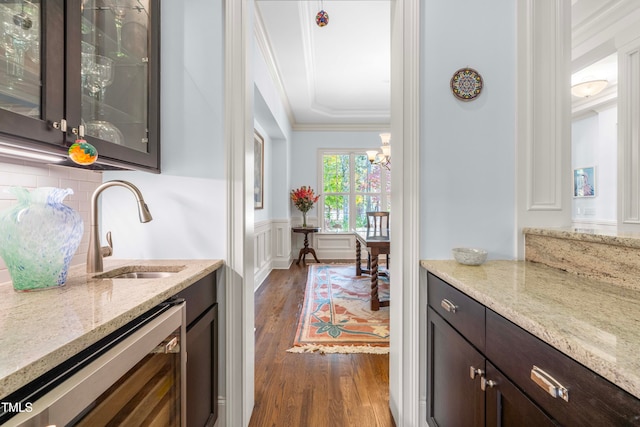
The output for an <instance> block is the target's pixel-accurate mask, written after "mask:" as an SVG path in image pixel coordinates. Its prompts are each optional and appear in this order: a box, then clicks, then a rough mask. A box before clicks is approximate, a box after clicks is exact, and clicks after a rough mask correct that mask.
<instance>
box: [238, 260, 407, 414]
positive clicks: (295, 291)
mask: <svg viewBox="0 0 640 427" xmlns="http://www.w3.org/2000/svg"><path fill="white" fill-rule="evenodd" d="M306 281H307V268H306V267H305V266H303V265H302V264H301V265H300V266H298V265H296V264H295V263H294V264H293V265H292V267H291V268H290V269H288V270H274V271H273V272H272V273H271V274H270V275H269V277H267V279H266V280H265V282H264V283H263V284H262V286H261V287H260V289H259V290H258V292H257V293H256V296H255V304H256V312H255V318H256V358H255V406H254V409H253V415H252V417H251V421H250V422H249V427H267V426H277V427H280V426H283V427H285V426H286V427H325V426H327V427H329V426H330V427H359V426H362V427H395V423H394V421H393V417H392V416H391V411H390V410H389V356H388V355H380V354H318V353H304V354H296V353H287V352H286V350H287V349H288V348H290V347H291V346H292V344H293V339H294V335H295V331H296V326H297V322H298V316H299V315H300V310H301V307H302V302H303V299H304V289H305V284H306Z"/></svg>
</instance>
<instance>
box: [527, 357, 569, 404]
mask: <svg viewBox="0 0 640 427" xmlns="http://www.w3.org/2000/svg"><path fill="white" fill-rule="evenodd" d="M531 379H532V380H533V382H534V383H536V384H537V385H538V386H540V388H542V389H543V390H545V391H546V392H547V393H549V394H550V395H551V396H553V397H554V398H556V397H560V398H562V399H563V400H564V401H565V402H568V401H569V390H567V389H566V387H564V386H563V385H562V384H560V383H559V382H558V381H556V379H555V378H553V377H552V376H551V375H549V374H547V373H546V372H545V371H543V370H542V369H540V368H538V367H537V366H536V365H533V368H531Z"/></svg>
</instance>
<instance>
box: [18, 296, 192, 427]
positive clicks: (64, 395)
mask: <svg viewBox="0 0 640 427" xmlns="http://www.w3.org/2000/svg"><path fill="white" fill-rule="evenodd" d="M185 312H186V310H185V304H184V302H183V301H180V302H178V303H173V306H172V307H170V308H169V309H168V310H166V311H164V312H163V313H162V314H160V315H159V316H158V317H156V318H155V319H153V320H152V321H150V322H149V323H147V324H146V325H144V326H143V327H142V328H140V329H138V330H137V331H135V332H134V333H132V334H131V335H129V336H128V337H126V338H124V339H123V340H122V341H121V342H119V343H118V344H116V345H115V346H114V347H112V348H111V349H109V350H108V351H107V352H106V353H104V354H103V355H102V356H100V357H99V358H97V359H96V360H94V361H93V362H91V363H90V364H88V365H87V366H86V367H84V368H83V369H81V370H80V371H78V372H77V373H75V374H74V375H72V376H71V377H69V378H68V379H67V380H65V381H64V382H62V383H61V384H60V385H58V386H57V387H56V388H54V389H53V390H51V391H50V392H48V393H47V394H45V395H44V396H42V397H41V398H39V399H38V400H36V401H35V402H33V403H32V404H31V410H30V411H29V412H22V413H20V414H18V415H16V416H15V417H14V418H12V419H11V420H10V421H9V424H10V425H16V426H20V427H23V426H24V427H32V426H33V427H42V426H57V427H62V426H69V425H96V424H93V422H92V421H89V420H91V414H92V412H97V411H99V410H102V411H105V410H106V411H107V412H109V415H110V416H113V415H114V412H115V411H114V410H112V408H116V407H117V408H119V406H117V405H120V406H123V407H124V406H127V405H128V406H127V407H126V408H124V409H123V410H122V412H127V413H130V414H136V413H137V414H139V408H143V407H146V408H149V404H150V403H152V404H153V405H156V404H158V405H159V401H160V400H161V398H159V397H157V396H158V394H157V393H149V390H148V389H145V388H144V385H142V383H141V382H139V381H137V380H135V379H134V380H132V381H134V382H136V381H137V382H136V384H135V387H138V388H139V390H136V393H137V394H138V395H139V396H141V397H142V398H144V399H146V400H142V401H140V402H139V403H138V404H137V405H133V406H132V404H131V402H132V401H133V399H127V400H125V401H124V402H122V403H119V404H118V403H116V404H115V405H116V406H113V405H114V404H113V400H118V399H119V400H123V399H122V396H121V392H122V390H129V391H130V389H131V387H130V385H128V384H127V385H125V386H124V387H123V386H121V385H122V384H123V383H124V382H125V381H127V380H131V379H132V378H135V377H136V376H144V375H145V373H144V372H142V371H145V370H147V371H150V370H153V369H155V368H153V367H150V368H149V367H148V366H149V365H150V364H151V365H154V364H155V365H158V363H156V362H151V363H147V360H149V359H153V358H156V357H158V356H157V355H159V354H163V353H166V354H167V357H165V359H169V360H170V361H169V363H168V365H169V366H170V368H166V367H165V368H162V367H160V368H159V369H164V370H165V371H166V370H171V371H175V372H174V373H172V374H171V375H166V376H165V377H164V378H162V379H161V380H160V381H161V382H162V383H161V384H160V385H159V386H158V388H159V389H162V392H163V393H164V394H165V395H166V394H167V393H168V392H167V389H168V388H174V389H176V390H177V391H176V392H173V391H172V392H170V393H171V394H172V395H171V396H167V397H166V399H170V400H171V403H168V404H163V405H164V409H162V410H155V411H153V412H154V414H153V416H156V415H157V414H156V412H158V413H159V412H165V415H164V416H165V417H168V418H167V419H169V420H170V421H171V423H170V424H166V422H162V424H163V425H177V426H182V427H184V426H186V402H185V399H184V398H183V396H185V395H186V348H185V347H186V342H187V340H186V314H185ZM163 363H164V362H161V364H163ZM176 364H177V369H174V368H176V366H173V365H176ZM147 376H148V375H147ZM176 377H177V378H176ZM176 394H177V397H178V400H177V401H175V397H176V396H175V395H176ZM143 395H144V396H143ZM148 396H151V399H147V397H148ZM149 400H151V402H149ZM105 402H107V403H105ZM105 404H106V405H112V406H107V409H105V408H104V405H105ZM176 406H177V407H176ZM101 408H102V409H101ZM118 410H119V409H118ZM152 410H153V406H152V407H151V408H149V411H150V412H152ZM119 416H120V415H119ZM98 419H99V418H98ZM87 423H89V424H87ZM127 423H129V425H135V422H131V421H127Z"/></svg>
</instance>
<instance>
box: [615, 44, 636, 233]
mask: <svg viewBox="0 0 640 427" xmlns="http://www.w3.org/2000/svg"><path fill="white" fill-rule="evenodd" d="M618 66H619V68H618V70H619V71H618V73H619V76H620V80H619V81H618V89H619V90H618V225H619V227H620V228H621V229H624V230H625V231H637V230H639V229H640V195H639V194H640V150H639V149H638V147H640V117H638V116H639V114H640V83H639V82H640V39H636V40H634V41H632V42H631V43H628V44H626V45H625V46H623V47H622V48H620V49H619V51H618Z"/></svg>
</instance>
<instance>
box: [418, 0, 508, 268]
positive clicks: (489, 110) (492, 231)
mask: <svg viewBox="0 0 640 427" xmlns="http://www.w3.org/2000/svg"><path fill="white" fill-rule="evenodd" d="M515 5H516V2H514V1H512V0H492V1H490V2H477V1H474V0H461V1H458V2H446V1H440V0H428V1H425V2H424V3H423V8H422V39H421V43H422V51H423V56H422V66H421V68H422V70H423V72H422V76H423V77H422V80H421V82H420V85H421V93H420V96H421V99H422V105H421V108H422V111H421V115H422V117H423V120H422V122H421V136H420V140H421V146H420V149H421V155H420V157H421V176H420V185H421V190H420V192H421V217H422V218H421V236H420V242H421V247H420V258H423V259H429V258H430V259H434V258H435V259H447V258H451V252H450V249H451V248H453V247H456V246H473V247H481V248H485V249H487V250H488V251H489V254H490V258H506V259H513V258H514V257H515V253H514V242H515V232H514V221H515V215H516V214H515V206H516V200H515V188H514V181H515V167H514V163H515V97H516V94H515V87H516V81H515V79H516V76H515V70H516V55H515V40H516V31H515V22H516V16H515V13H516V11H515ZM463 16H464V19H462V17H463ZM448 18H450V19H448ZM459 18H460V19H459ZM467 18H469V19H467ZM463 67H470V68H473V69H475V70H477V71H478V72H479V73H480V75H481V76H482V78H483V80H484V89H483V91H482V93H481V94H480V96H479V97H478V98H477V99H475V100H473V101H470V102H462V101H459V100H457V99H456V98H454V96H453V95H452V94H451V91H450V87H449V82H450V79H451V77H452V76H453V73H454V72H455V71H456V70H458V69H460V68H463Z"/></svg>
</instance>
